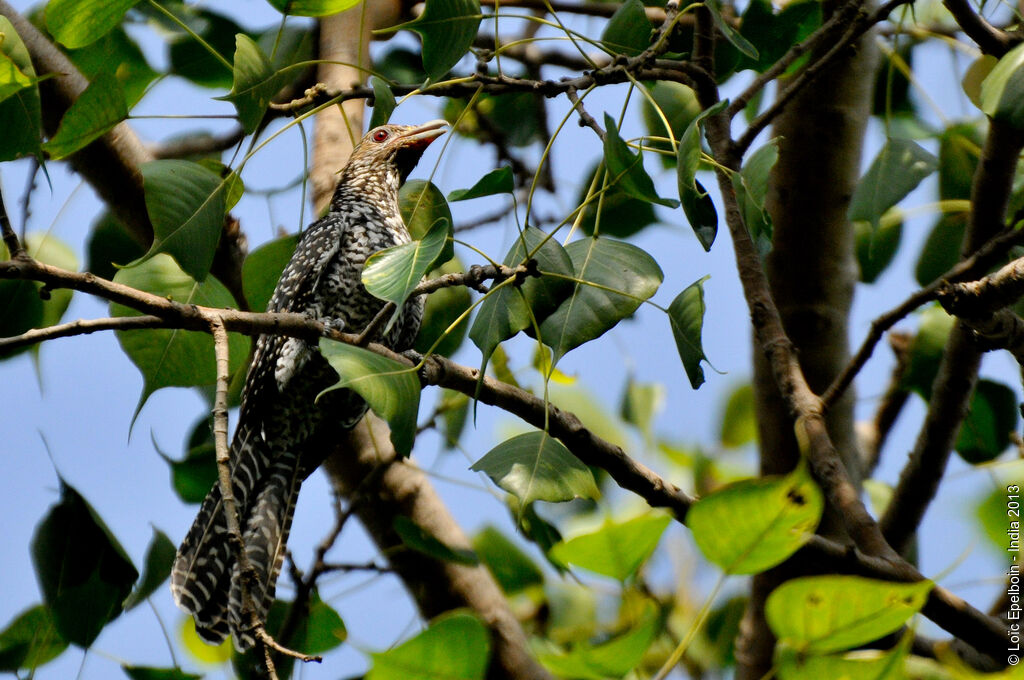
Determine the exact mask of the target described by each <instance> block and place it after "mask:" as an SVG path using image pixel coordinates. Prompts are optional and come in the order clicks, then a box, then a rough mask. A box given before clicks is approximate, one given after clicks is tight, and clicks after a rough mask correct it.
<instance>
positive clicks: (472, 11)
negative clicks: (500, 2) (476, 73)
mask: <svg viewBox="0 0 1024 680" xmlns="http://www.w3.org/2000/svg"><path fill="white" fill-rule="evenodd" d="M482 19H483V15H482V14H481V13H480V2H479V0H427V1H426V4H425V7H424V9H423V14H421V15H420V16H419V17H417V18H416V19H414V20H412V21H409V22H407V23H404V24H402V25H401V26H395V27H393V28H390V29H387V30H388V31H397V30H400V29H407V30H410V31H415V32H416V33H419V34H420V37H421V38H422V39H423V69H424V70H425V71H426V72H427V76H428V77H429V78H430V80H431V81H433V82H437V81H438V80H440V79H441V78H443V77H444V75H445V74H446V73H448V71H449V70H450V69H451V68H452V67H453V66H455V64H457V63H458V62H459V60H460V59H462V57H463V56H465V54H466V52H468V51H469V48H470V46H472V44H473V40H474V39H475V38H476V33H477V29H478V28H479V27H480V21H481V20H482Z"/></svg>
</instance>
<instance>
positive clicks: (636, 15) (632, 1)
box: [601, 0, 654, 57]
mask: <svg viewBox="0 0 1024 680" xmlns="http://www.w3.org/2000/svg"><path fill="white" fill-rule="evenodd" d="M653 28H654V27H653V26H652V25H651V21H650V20H649V19H648V18H647V12H645V11H644V4H643V3H642V2H640V0H626V2H624V3H622V5H621V6H619V8H618V9H617V10H615V14H613V15H612V18H611V19H609V20H608V24H607V25H606V26H605V28H604V32H603V33H602V34H601V44H602V45H604V47H605V49H607V50H608V51H609V52H611V53H612V54H625V55H627V56H630V57H635V56H636V55H638V54H640V53H641V52H643V51H644V50H645V49H647V46H648V45H650V44H651V30H652V29H653Z"/></svg>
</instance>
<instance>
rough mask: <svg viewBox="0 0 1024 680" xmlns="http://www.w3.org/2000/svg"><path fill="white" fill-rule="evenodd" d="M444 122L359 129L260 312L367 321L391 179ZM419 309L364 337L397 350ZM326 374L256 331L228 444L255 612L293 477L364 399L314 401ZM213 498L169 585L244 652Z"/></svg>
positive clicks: (263, 609)
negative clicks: (370, 266)
mask: <svg viewBox="0 0 1024 680" xmlns="http://www.w3.org/2000/svg"><path fill="white" fill-rule="evenodd" d="M444 126H445V123H444V121H432V122H430V123H426V124H424V125H420V126H400V125H384V126H381V127H378V128H374V129H373V130H371V131H370V132H368V133H367V134H366V135H365V136H364V137H363V139H362V141H360V143H359V144H358V145H357V146H356V148H355V149H354V150H353V152H352V156H351V158H350V159H349V162H348V164H347V165H346V166H345V168H344V170H342V172H341V177H340V179H339V181H338V187H337V189H336V190H335V192H334V196H333V198H332V200H331V205H330V209H329V211H328V212H327V214H326V215H324V217H322V218H321V219H319V220H317V221H316V222H314V223H313V224H312V225H310V227H309V228H307V229H306V231H305V232H304V233H303V234H302V237H301V238H300V239H299V243H298V245H297V247H296V249H295V254H294V255H293V256H292V259H291V261H290V262H289V263H288V266H287V267H285V270H284V272H283V273H282V274H281V278H280V280H279V281H278V284H277V287H276V288H275V290H274V295H273V296H272V297H271V300H270V303H269V305H268V308H267V309H268V311H272V312H284V311H288V312H300V313H303V314H305V315H307V316H309V317H310V318H314V319H320V320H323V321H326V322H328V323H330V325H331V326H332V327H334V328H344V329H346V330H348V331H349V332H358V331H360V330H362V329H363V328H365V327H366V325H367V324H368V323H369V322H370V321H371V320H372V319H373V318H374V316H376V314H377V312H378V311H380V309H381V307H382V306H383V304H384V303H383V302H382V301H381V300H379V299H377V298H375V297H373V296H372V295H370V294H369V293H368V292H367V291H366V289H365V288H364V287H363V285H362V283H361V281H360V274H361V273H362V269H363V265H364V264H365V263H366V260H367V258H368V257H369V256H370V255H372V254H373V253H375V252H377V251H378V250H382V249H384V248H388V247H391V246H394V245H399V244H401V243H407V242H408V241H409V239H410V237H409V233H408V231H407V230H406V228H405V225H404V224H403V223H402V217H401V214H400V212H399V209H398V189H399V187H400V186H401V184H402V182H404V181H405V178H406V177H407V176H408V174H409V172H410V171H411V170H412V168H413V167H414V166H415V165H416V162H417V161H418V160H419V157H420V155H421V154H422V152H423V149H424V148H425V147H426V146H427V145H428V144H429V143H430V142H431V141H433V140H434V139H435V138H437V137H438V136H440V135H441V134H442V133H443V132H444ZM422 313H423V301H422V299H421V298H414V299H412V300H409V301H408V302H407V303H406V304H405V305H404V307H403V309H402V313H401V315H400V317H399V319H398V321H397V322H396V323H394V324H393V325H392V326H391V328H390V330H389V331H388V333H387V335H385V336H383V337H377V338H374V339H375V340H378V341H380V342H383V343H384V344H385V345H387V346H389V347H391V348H392V349H394V350H396V351H401V350H404V349H408V348H409V347H411V346H412V343H413V341H414V339H415V337H416V333H417V332H418V331H419V324H420V318H421V316H422ZM337 380H338V375H337V373H335V371H334V369H332V368H331V367H330V366H329V365H328V364H327V362H326V360H325V359H324V358H323V357H322V356H320V353H319V351H318V350H317V348H316V345H311V344H309V343H307V342H306V341H304V340H299V339H296V338H286V337H283V336H279V335H261V336H260V337H259V338H258V339H257V341H256V350H255V353H254V356H253V361H252V365H251V366H250V368H249V374H248V376H247V378H246V383H245V389H244V390H243V393H242V406H241V411H240V414H239V424H238V427H237V429H236V431H235V436H234V439H233V440H232V444H231V468H232V470H231V479H232V490H233V492H234V496H235V499H236V502H237V505H238V511H239V522H240V525H241V527H242V533H243V542H244V544H245V551H246V555H247V557H248V560H249V562H250V563H251V564H252V565H253V567H254V568H255V570H256V576H257V578H256V583H255V584H253V588H252V592H250V593H249V595H250V596H251V598H252V602H253V605H254V608H255V612H256V614H257V616H258V617H259V619H260V620H261V621H262V620H265V617H266V613H267V610H268V609H269V607H270V604H271V603H272V602H273V599H274V586H275V583H276V581H277V576H278V573H279V572H280V569H281V563H282V561H283V559H284V546H285V543H286V541H287V540H288V531H289V528H290V526H291V521H292V514H293V512H294V509H295V501H296V498H297V497H298V492H299V487H300V485H301V484H302V481H303V480H304V479H305V478H306V477H307V476H308V475H309V474H310V473H311V472H312V471H313V470H314V469H316V467H317V466H318V465H319V464H320V463H321V462H322V460H323V458H324V457H325V456H326V454H327V453H328V451H329V449H330V445H331V443H332V441H334V440H335V439H336V437H337V434H338V433H339V432H341V431H343V430H345V429H348V428H351V427H353V426H355V424H356V423H357V422H359V420H360V418H362V416H363V414H364V413H365V412H366V408H367V407H366V404H365V402H363V400H362V399H361V398H360V397H359V396H358V395H357V394H355V393H354V392H351V391H349V390H335V391H332V392H328V393H327V394H325V395H324V396H323V397H322V398H321V399H320V400H319V401H318V402H316V403H314V400H315V398H316V396H317V395H318V394H320V392H322V391H323V390H324V389H325V388H327V387H329V386H331V385H333V384H334V383H336V382H337ZM221 500H222V499H221V493H220V489H219V487H218V486H216V485H215V486H214V487H213V489H212V490H211V491H210V493H209V495H207V497H206V500H205V501H203V504H202V506H201V507H200V510H199V513H198V515H197V517H196V519H195V522H194V523H193V525H192V528H191V529H190V530H189V532H188V534H187V536H186V537H185V540H184V541H182V543H181V546H180V547H179V548H178V554H177V556H176V558H175V561H174V567H173V569H172V571H171V591H172V593H173V595H174V599H175V602H177V604H178V606H179V607H181V608H182V609H184V610H185V611H187V612H189V613H190V614H192V616H193V617H194V619H195V622H196V631H197V632H198V633H199V635H200V636H201V637H202V638H203V639H205V640H207V641H208V642H212V643H219V642H221V641H223V640H224V638H225V637H227V636H228V635H229V634H230V635H232V637H233V638H234V642H235V646H236V647H237V648H238V649H239V650H241V651H244V650H245V649H248V648H249V647H251V646H252V645H253V644H254V639H253V636H252V631H251V625H250V622H249V621H243V620H242V618H243V611H244V608H243V606H242V592H241V578H240V573H239V567H238V564H237V563H236V561H235V559H234V557H233V555H232V553H231V549H230V547H229V545H228V536H227V523H226V520H225V518H224V509H223V507H222V503H221Z"/></svg>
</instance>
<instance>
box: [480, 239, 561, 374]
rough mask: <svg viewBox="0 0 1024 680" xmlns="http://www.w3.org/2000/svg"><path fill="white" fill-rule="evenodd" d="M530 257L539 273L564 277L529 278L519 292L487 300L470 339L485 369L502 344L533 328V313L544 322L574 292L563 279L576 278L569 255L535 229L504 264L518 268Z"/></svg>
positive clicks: (507, 290)
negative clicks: (531, 317) (531, 316)
mask: <svg viewBox="0 0 1024 680" xmlns="http://www.w3.org/2000/svg"><path fill="white" fill-rule="evenodd" d="M541 244H543V245H541ZM531 254H532V257H533V259H535V260H536V261H537V269H538V270H539V271H541V272H547V273H549V274H560V275H561V276H541V277H539V278H537V277H529V278H527V279H526V280H525V281H523V283H522V285H521V286H520V287H519V288H518V289H516V288H514V287H513V286H512V285H511V284H508V285H505V286H502V287H501V288H499V289H497V290H494V291H492V292H491V293H489V294H488V295H487V297H486V298H484V301H483V302H482V303H481V304H480V311H479V312H478V313H477V315H476V319H475V320H474V321H473V326H472V327H471V328H470V329H469V337H470V339H471V340H472V341H473V342H474V344H476V346H477V347H478V348H480V352H481V354H482V355H483V363H484V365H485V366H486V364H487V361H488V360H489V359H490V357H491V354H493V353H494V350H495V348H496V347H497V346H498V344H499V343H500V342H502V341H503V340H507V339H508V338H511V337H512V336H513V335H515V334H516V333H518V332H519V331H521V330H523V329H526V328H530V327H531V326H532V321H531V319H530V314H531V313H532V314H533V317H534V318H535V319H536V320H537V322H538V323H540V322H542V321H543V320H544V319H545V318H547V317H548V316H549V315H550V314H551V313H552V312H553V311H555V309H557V308H558V306H559V304H561V302H562V301H563V300H564V299H565V298H566V297H567V296H568V295H570V294H571V292H572V290H573V284H572V281H570V280H568V279H566V278H562V277H564V276H572V275H573V273H572V272H573V262H572V258H571V257H570V256H569V253H568V252H566V250H565V249H564V248H562V246H561V245H559V243H558V241H556V240H555V239H554V238H551V237H549V235H548V234H546V233H544V232H543V231H541V230H539V229H537V228H535V227H527V228H526V229H524V230H523V231H522V232H521V233H520V234H519V237H518V238H517V239H516V242H515V243H514V244H513V245H512V248H511V249H510V250H509V251H508V253H507V254H506V255H505V259H504V260H503V262H504V264H505V265H507V266H509V267H515V266H517V265H519V264H521V263H522V262H523V261H525V260H526V259H527V257H528V256H530V255H531ZM541 332H542V333H543V330H542V331H541Z"/></svg>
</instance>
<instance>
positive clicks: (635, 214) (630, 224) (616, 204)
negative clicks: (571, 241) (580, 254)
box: [576, 168, 658, 239]
mask: <svg viewBox="0 0 1024 680" xmlns="http://www.w3.org/2000/svg"><path fill="white" fill-rule="evenodd" d="M595 170H597V168H595ZM593 177H594V173H593V172H591V173H590V174H589V175H588V180H587V182H586V183H585V184H584V185H583V186H582V187H581V191H580V195H579V198H578V199H577V200H576V203H577V205H579V204H582V203H583V201H585V200H586V199H587V187H589V186H590V180H591V179H593ZM598 189H600V185H598ZM657 221H658V218H657V216H656V215H655V214H654V205H652V204H651V203H648V202H647V201H641V200H640V199H638V198H633V197H632V196H630V195H629V194H627V193H626V192H625V191H623V190H622V189H621V188H619V186H618V185H616V184H613V185H611V186H609V187H608V188H606V189H605V191H604V194H603V195H602V196H600V198H599V199H593V200H591V201H590V203H587V205H586V207H585V208H583V216H582V218H580V229H582V230H583V233H584V234H586V235H587V236H593V235H594V233H595V231H598V230H600V233H601V234H603V235H605V236H612V237H615V238H622V239H624V238H629V237H630V236H632V235H633V234H635V233H637V232H639V231H640V230H641V229H643V228H644V227H647V226H649V225H651V224H654V223H655V222H657Z"/></svg>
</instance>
